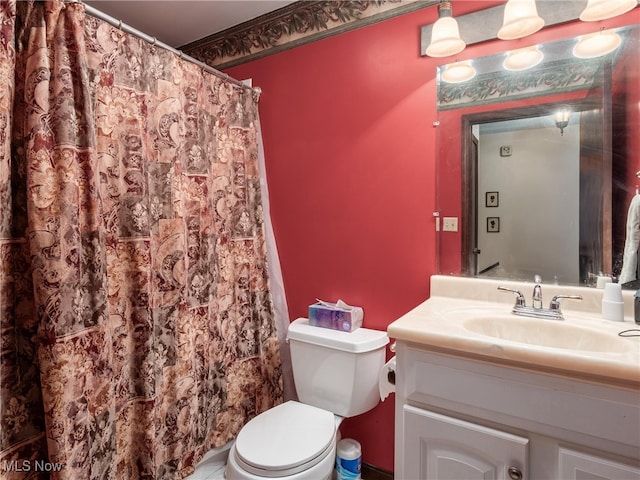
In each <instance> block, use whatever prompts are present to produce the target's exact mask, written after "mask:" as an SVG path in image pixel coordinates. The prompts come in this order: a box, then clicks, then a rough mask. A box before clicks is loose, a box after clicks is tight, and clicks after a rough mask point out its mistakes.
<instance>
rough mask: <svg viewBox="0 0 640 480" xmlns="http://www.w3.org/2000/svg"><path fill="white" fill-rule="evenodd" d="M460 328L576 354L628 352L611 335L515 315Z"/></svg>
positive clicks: (624, 344)
mask: <svg viewBox="0 0 640 480" xmlns="http://www.w3.org/2000/svg"><path fill="white" fill-rule="evenodd" d="M462 326H463V327H464V328H465V329H467V330H469V331H471V332H474V333H479V334H481V335H486V336H488V337H493V338H499V339H501V340H507V341H509V342H518V343H524V344H528V345H536V346H540V347H551V348H559V349H563V350H579V351H585V352H612V353H622V352H626V351H628V350H629V349H630V348H631V345H630V343H629V342H628V341H625V339H623V338H620V337H618V336H617V335H615V334H613V333H611V332H605V331H598V330H595V329H591V328H586V327H581V326H578V325H573V324H568V323H564V322H563V321H559V320H545V319H536V318H527V317H518V316H515V315H512V316H505V317H493V316H491V317H476V318H471V319H468V320H465V321H464V322H463V323H462Z"/></svg>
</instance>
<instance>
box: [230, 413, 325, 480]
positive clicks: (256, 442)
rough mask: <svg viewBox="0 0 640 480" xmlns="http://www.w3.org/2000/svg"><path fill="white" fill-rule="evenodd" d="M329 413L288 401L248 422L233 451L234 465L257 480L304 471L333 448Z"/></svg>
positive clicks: (241, 431)
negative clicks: (256, 476) (259, 477)
mask: <svg viewBox="0 0 640 480" xmlns="http://www.w3.org/2000/svg"><path fill="white" fill-rule="evenodd" d="M335 436H336V426H335V420H334V415H333V413H331V412H329V411H327V410H323V409H321V408H317V407H313V406H311V405H305V404H304V403H299V402H294V401H289V402H286V403H283V404H281V405H278V406H277V407H274V408H271V409H269V410H267V411H266V412H264V413H262V414H260V415H258V416H257V417H255V418H253V419H252V420H250V421H249V422H248V423H247V424H246V425H245V426H244V427H243V428H242V430H240V433H239V434H238V437H237V439H236V443H235V445H234V448H233V454H234V459H235V461H236V462H237V463H238V465H239V466H240V467H241V468H242V469H243V470H245V471H246V472H249V473H251V474H254V475H258V476H261V477H269V478H275V477H284V476H287V475H294V474H296V473H299V472H302V471H305V470H308V469H310V468H312V467H313V466H315V465H317V464H318V463H320V462H321V461H322V460H323V459H324V458H326V456H327V455H330V454H332V453H333V450H334V448H335Z"/></svg>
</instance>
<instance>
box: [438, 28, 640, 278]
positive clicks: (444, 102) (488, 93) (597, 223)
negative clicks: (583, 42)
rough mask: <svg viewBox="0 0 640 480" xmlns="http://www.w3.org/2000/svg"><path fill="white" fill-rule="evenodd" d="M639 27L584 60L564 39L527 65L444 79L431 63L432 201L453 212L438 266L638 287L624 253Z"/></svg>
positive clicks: (494, 63) (638, 92) (630, 249)
mask: <svg viewBox="0 0 640 480" xmlns="http://www.w3.org/2000/svg"><path fill="white" fill-rule="evenodd" d="M639 30H640V28H638V25H631V26H627V27H621V28H618V29H615V33H616V34H617V35H618V36H619V38H620V42H619V45H618V47H617V48H616V49H615V50H613V51H611V52H610V53H607V54H605V55H601V56H599V57H596V58H591V59H579V58H576V57H575V56H574V54H573V50H574V46H575V45H576V43H577V39H573V38H572V39H566V40H562V41H556V42H550V43H546V44H542V45H538V46H537V48H536V50H537V51H539V52H541V53H542V54H543V55H544V60H542V61H540V60H539V59H538V60H537V61H538V64H536V65H535V66H533V67H531V68H530V69H528V70H522V71H521V70H515V71H514V70H513V69H512V70H511V71H505V70H504V69H503V68H502V63H503V62H504V60H505V58H506V55H493V56H490V57H484V58H477V59H474V60H472V61H471V62H466V63H470V64H471V65H472V66H473V67H474V69H475V70H476V72H475V76H474V77H473V78H472V79H471V80H469V81H467V82H460V83H453V82H445V81H444V80H443V78H442V74H443V73H444V72H445V71H446V69H448V68H450V66H443V67H440V68H439V77H438V108H439V122H440V126H439V130H438V142H439V147H440V148H439V156H438V195H437V204H438V210H439V212H440V215H442V216H445V217H446V216H455V215H457V214H459V215H460V217H461V221H460V225H461V231H460V232H459V234H458V235H457V236H456V234H453V235H452V232H441V233H440V238H439V246H438V248H439V259H438V260H439V272H440V273H444V274H463V275H470V276H491V277H497V278H510V279H519V280H532V279H533V277H534V275H541V276H542V278H543V280H544V281H546V282H550V283H563V284H582V285H595V284H596V281H597V278H598V277H599V276H605V275H610V276H613V277H615V278H618V277H620V273H621V271H622V269H623V267H624V269H625V271H627V272H628V273H627V274H625V275H623V278H620V280H621V283H624V285H623V287H624V286H626V287H629V288H638V287H640V282H638V281H637V280H636V278H637V277H638V275H637V273H636V272H637V270H638V262H637V249H638V244H637V243H635V244H634V243H628V244H627V254H626V255H625V239H626V238H627V232H626V231H627V212H628V210H629V206H630V204H631V202H632V200H633V199H634V196H635V195H636V188H637V187H636V185H637V184H638V183H639V182H640V179H638V178H637V177H636V172H637V171H638V170H640V158H639V155H640V154H639V150H640V143H639V142H640V140H639V139H638V136H639V133H640V122H639V117H640V113H639V111H638V110H639V105H640V66H639V64H640V59H639V58H638V55H637V52H638V50H639V48H640V38H639ZM498 71H499V73H498ZM455 144H459V145H460V149H455V148H452V146H453V145H455ZM457 192H459V193H460V194H459V196H458V195H456V193H457ZM639 235H640V233H639ZM629 238H630V237H629ZM636 240H637V238H636ZM632 262H633V265H632V266H630V265H631V263H632ZM625 263H626V265H624V264H625ZM629 272H631V273H629Z"/></svg>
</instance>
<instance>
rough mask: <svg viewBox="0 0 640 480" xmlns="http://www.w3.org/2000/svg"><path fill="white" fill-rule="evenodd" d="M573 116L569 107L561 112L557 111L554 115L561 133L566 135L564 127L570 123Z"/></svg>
mask: <svg viewBox="0 0 640 480" xmlns="http://www.w3.org/2000/svg"><path fill="white" fill-rule="evenodd" d="M570 118H571V110H569V109H568V108H563V109H562V110H560V111H559V112H556V113H555V115H554V120H555V121H556V127H558V128H559V129H560V135H564V129H565V128H567V125H569V119H570Z"/></svg>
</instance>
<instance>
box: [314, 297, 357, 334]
mask: <svg viewBox="0 0 640 480" xmlns="http://www.w3.org/2000/svg"><path fill="white" fill-rule="evenodd" d="M363 317H364V311H363V310H362V307H352V306H350V305H347V304H346V303H344V302H343V301H342V300H338V302H337V303H329V302H323V301H318V303H314V304H313V305H309V325H313V326H314V327H322V328H331V329H333V330H341V331H343V332H353V331H354V330H355V329H356V328H359V327H361V326H362V319H363Z"/></svg>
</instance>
